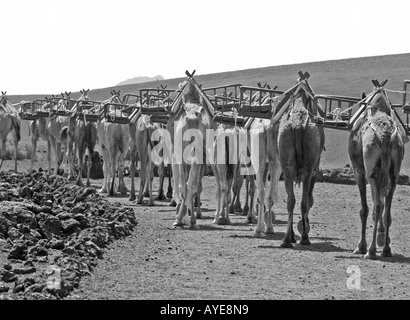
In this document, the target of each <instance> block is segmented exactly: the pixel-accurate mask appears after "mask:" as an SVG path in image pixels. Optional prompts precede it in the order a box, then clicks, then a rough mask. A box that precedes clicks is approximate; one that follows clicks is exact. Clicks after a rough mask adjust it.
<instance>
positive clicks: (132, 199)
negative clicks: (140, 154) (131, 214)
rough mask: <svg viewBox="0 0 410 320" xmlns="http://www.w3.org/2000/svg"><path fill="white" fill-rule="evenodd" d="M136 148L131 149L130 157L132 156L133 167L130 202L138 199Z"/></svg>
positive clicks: (131, 167)
mask: <svg viewBox="0 0 410 320" xmlns="http://www.w3.org/2000/svg"><path fill="white" fill-rule="evenodd" d="M136 153H137V150H136V147H135V146H131V149H130V156H131V165H130V174H131V191H130V198H129V201H134V200H135V199H136V196H135V181H134V179H135V166H136V160H137V157H136Z"/></svg>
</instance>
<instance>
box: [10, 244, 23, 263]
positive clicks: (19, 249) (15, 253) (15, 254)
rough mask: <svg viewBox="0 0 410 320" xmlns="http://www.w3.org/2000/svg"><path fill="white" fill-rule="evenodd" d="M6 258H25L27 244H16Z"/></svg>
mask: <svg viewBox="0 0 410 320" xmlns="http://www.w3.org/2000/svg"><path fill="white" fill-rule="evenodd" d="M7 258H8V259H17V260H25V259H26V258H27V246H26V245H25V244H17V245H15V246H14V247H13V249H12V250H11V251H10V252H9V255H8V257H7Z"/></svg>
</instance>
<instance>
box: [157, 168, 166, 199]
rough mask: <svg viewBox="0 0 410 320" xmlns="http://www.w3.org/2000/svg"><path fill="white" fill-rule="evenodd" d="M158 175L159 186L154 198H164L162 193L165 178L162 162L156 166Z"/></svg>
mask: <svg viewBox="0 0 410 320" xmlns="http://www.w3.org/2000/svg"><path fill="white" fill-rule="evenodd" d="M158 177H159V188H158V195H157V197H156V198H155V200H165V199H166V198H165V194H164V180H165V167H164V162H161V164H160V165H159V166H158Z"/></svg>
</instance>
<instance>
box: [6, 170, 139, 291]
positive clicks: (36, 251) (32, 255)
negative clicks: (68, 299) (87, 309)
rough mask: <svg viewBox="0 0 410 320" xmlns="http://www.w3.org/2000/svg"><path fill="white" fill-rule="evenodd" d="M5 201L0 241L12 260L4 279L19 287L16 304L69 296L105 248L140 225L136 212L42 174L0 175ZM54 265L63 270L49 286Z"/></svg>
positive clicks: (8, 289)
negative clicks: (21, 300)
mask: <svg viewBox="0 0 410 320" xmlns="http://www.w3.org/2000/svg"><path fill="white" fill-rule="evenodd" d="M0 201H1V205H0V241H1V243H2V248H3V252H8V259H9V260H8V263H7V264H5V265H4V266H3V268H1V269H0V280H2V281H4V280H7V281H8V282H15V286H14V289H13V290H12V291H13V292H14V293H16V295H15V296H12V297H13V298H16V297H17V299H19V298H24V299H56V298H57V299H59V298H63V297H65V296H67V295H68V294H69V293H70V292H71V291H72V290H73V289H74V288H76V287H78V285H79V283H80V278H81V277H82V276H84V275H89V274H90V272H92V270H93V269H94V268H95V266H96V265H97V263H98V258H101V257H102V255H103V251H104V248H105V247H106V246H107V245H108V244H110V243H111V242H112V241H114V240H115V239H119V238H122V237H126V236H127V235H129V234H130V232H131V231H132V230H133V229H134V228H135V226H136V225H137V221H136V218H135V214H134V210H133V209H132V208H125V207H124V206H123V204H120V203H110V202H108V201H107V200H106V199H104V197H103V196H101V195H99V194H97V193H96V190H95V189H94V188H83V187H79V186H76V185H75V184H74V183H73V182H68V181H67V180H65V179H61V178H60V179H57V180H56V179H54V178H51V177H49V176H48V173H47V172H42V171H41V170H40V171H39V172H34V174H33V176H30V175H29V174H27V173H17V174H15V173H11V172H4V171H3V172H0ZM3 239H4V240H3ZM52 250H54V251H52ZM56 250H61V253H60V252H58V251H56ZM22 260H24V262H23V263H22ZM49 260H50V262H49ZM33 262H36V266H35V265H34V264H33ZM40 262H42V263H47V265H44V264H43V265H41V264H39V263H40ZM51 262H52V263H54V265H55V267H56V268H59V270H60V271H61V270H64V272H63V273H62V274H61V275H59V276H58V277H57V276H55V278H56V279H57V278H58V281H56V283H55V286H53V285H51V286H48V280H49V278H50V275H49V274H47V273H44V268H45V267H47V266H49V264H50V263H51ZM60 271H58V273H60ZM28 276H32V278H30V277H28ZM27 279H28V280H27ZM46 284H47V285H46ZM0 288H2V287H0ZM3 290H7V291H10V288H7V289H6V288H5V289H3ZM23 292H24V295H22V294H21V293H23ZM4 296H5V298H6V299H8V298H9V297H8V293H7V294H5V295H4Z"/></svg>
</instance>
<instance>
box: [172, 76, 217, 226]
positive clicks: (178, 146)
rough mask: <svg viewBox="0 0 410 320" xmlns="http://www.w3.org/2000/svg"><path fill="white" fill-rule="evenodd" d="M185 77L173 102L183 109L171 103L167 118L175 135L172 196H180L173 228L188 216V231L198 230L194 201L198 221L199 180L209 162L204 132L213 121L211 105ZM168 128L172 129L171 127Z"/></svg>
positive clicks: (195, 85)
mask: <svg viewBox="0 0 410 320" xmlns="http://www.w3.org/2000/svg"><path fill="white" fill-rule="evenodd" d="M187 75H188V76H189V78H188V79H187V80H186V81H185V82H184V84H183V86H182V88H181V90H182V94H181V96H180V98H178V99H176V101H178V100H179V99H181V100H182V105H183V107H182V108H180V107H179V106H178V105H177V104H176V103H175V102H174V105H173V107H172V109H171V111H172V112H175V114H174V115H173V116H172V115H171V117H170V122H174V121H175V124H174V128H175V133H174V135H173V137H172V148H171V150H172V156H173V174H174V193H175V191H176V192H177V193H179V196H180V202H179V203H178V204H177V208H176V213H177V218H176V221H175V222H174V226H182V225H185V224H187V223H188V222H187V218H188V216H190V219H189V227H190V228H192V229H197V228H198V226H197V224H196V215H195V213H194V200H195V199H196V200H197V208H198V212H197V216H198V217H200V216H201V213H200V194H201V191H202V187H201V180H202V176H203V173H204V170H205V163H206V162H207V161H209V159H207V152H206V148H207V147H208V146H207V144H206V135H207V132H206V130H207V129H211V128H213V127H214V126H215V125H214V123H213V120H212V117H213V106H212V104H211V103H210V101H209V99H208V98H207V96H206V95H205V94H204V93H203V92H202V90H201V88H200V87H199V85H198V84H197V83H196V82H195V80H194V79H193V78H192V76H193V74H192V75H190V74H189V73H187ZM170 122H169V123H170ZM167 127H168V128H171V126H167ZM187 136H188V137H187ZM184 138H185V139H184ZM186 138H190V140H188V141H187V140H186ZM174 168H175V169H174ZM175 188H178V190H175ZM186 214H188V215H186Z"/></svg>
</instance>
